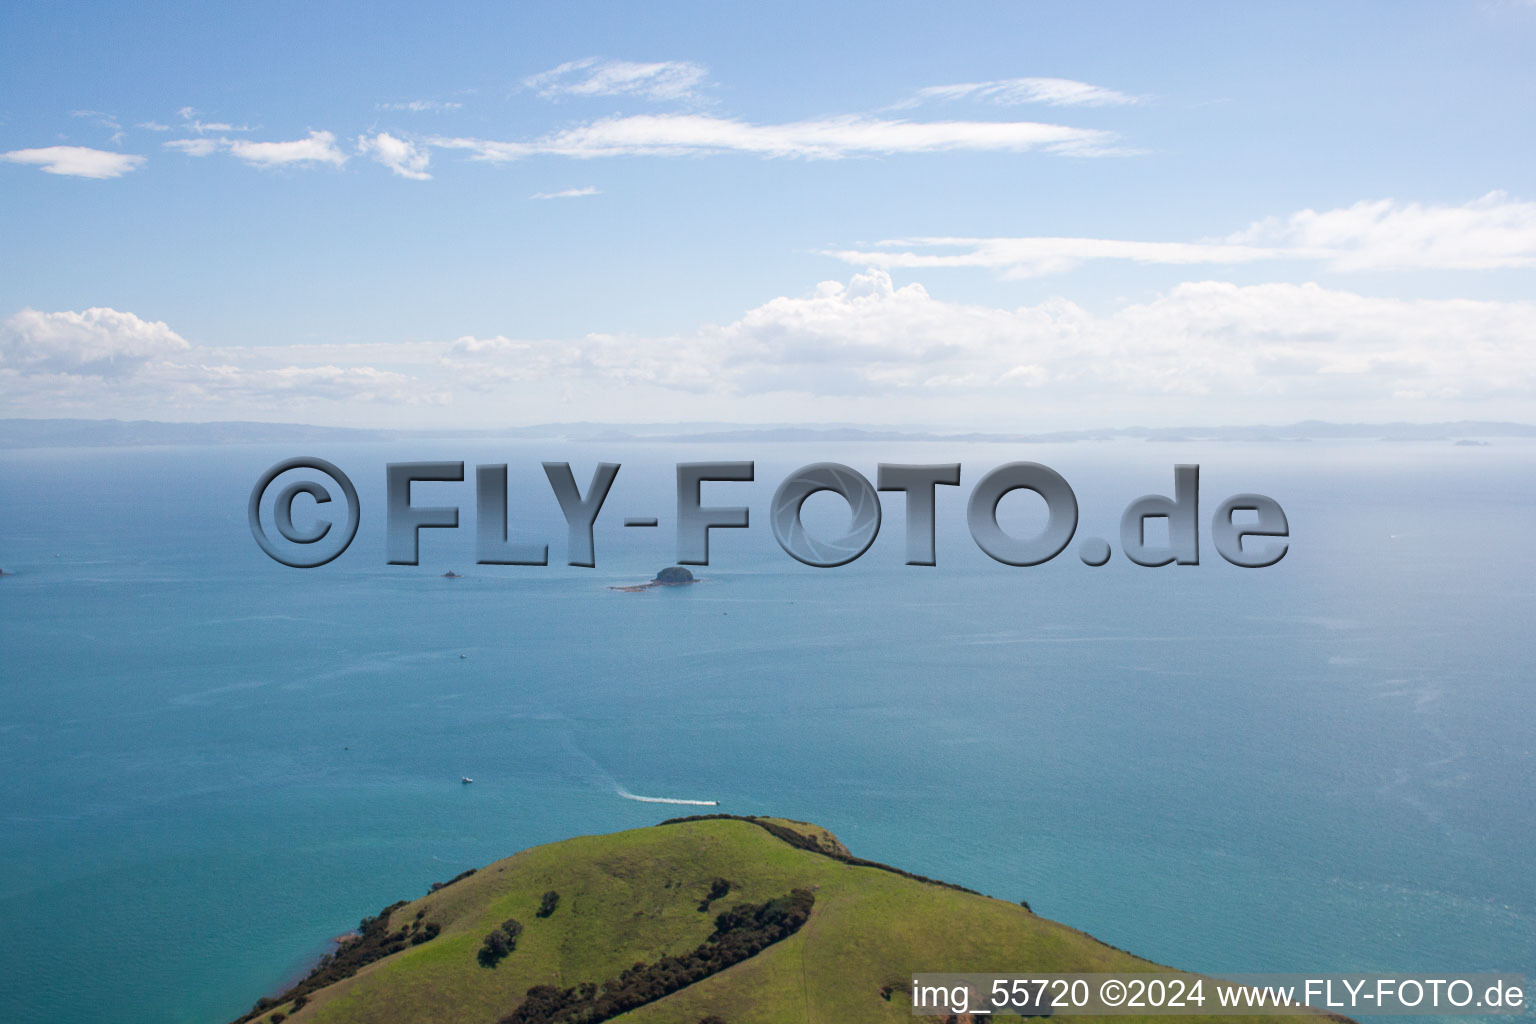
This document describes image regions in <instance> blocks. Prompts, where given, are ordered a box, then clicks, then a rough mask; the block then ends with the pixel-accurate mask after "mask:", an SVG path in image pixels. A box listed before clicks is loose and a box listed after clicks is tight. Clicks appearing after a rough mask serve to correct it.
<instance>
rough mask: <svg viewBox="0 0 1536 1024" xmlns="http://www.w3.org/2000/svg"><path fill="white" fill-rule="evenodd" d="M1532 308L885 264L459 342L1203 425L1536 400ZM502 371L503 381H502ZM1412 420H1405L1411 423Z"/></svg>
mask: <svg viewBox="0 0 1536 1024" xmlns="http://www.w3.org/2000/svg"><path fill="white" fill-rule="evenodd" d="M1533 331H1536V304H1533V303H1528V302H1516V303H1500V302H1473V301H1463V300H1434V301H1431V300H1401V299H1380V298H1373V297H1369V296H1363V295H1357V294H1354V293H1351V292H1343V291H1334V290H1329V289H1324V288H1321V287H1319V286H1317V285H1314V284H1301V285H1294V284H1270V285H1254V286H1246V287H1245V286H1239V285H1234V284H1229V283H1225V282H1217V281H1205V282H1190V283H1187V284H1183V285H1179V286H1178V287H1176V288H1174V289H1172V290H1171V291H1169V292H1167V293H1166V294H1164V295H1162V296H1160V297H1158V298H1156V299H1154V300H1152V301H1150V302H1146V303H1140V304H1135V305H1128V306H1125V307H1123V308H1121V309H1118V310H1115V311H1112V312H1109V313H1093V312H1090V311H1089V310H1086V309H1084V308H1083V307H1081V306H1078V305H1077V304H1075V303H1073V302H1070V301H1067V300H1065V299H1052V300H1048V301H1046V302H1042V303H1040V304H1038V305H1034V306H1021V307H1018V308H1016V309H1000V308H995V307H988V306H975V305H966V304H960V303H952V302H947V301H944V300H941V299H937V298H935V297H933V296H932V295H930V294H929V293H928V291H927V290H926V289H924V288H923V286H922V285H920V284H908V285H905V286H903V287H896V286H895V285H894V284H893V282H892V281H891V279H890V277H889V276H888V275H887V274H886V273H885V272H883V271H880V270H872V271H869V272H868V273H864V274H858V275H855V276H854V277H853V278H852V280H851V281H850V282H848V283H847V284H842V283H840V282H831V281H829V282H824V283H822V284H821V285H820V286H818V287H817V288H816V289H815V290H814V291H813V292H812V293H810V294H809V295H805V296H801V297H795V298H791V297H781V298H777V299H773V300H771V301H769V302H767V303H764V304H763V305H761V306H758V307H757V308H755V309H752V310H750V311H748V312H747V313H746V314H745V315H744V316H742V317H741V318H740V319H738V320H736V321H735V322H733V323H730V324H727V325H724V326H706V327H702V328H700V329H699V330H698V331H696V332H693V333H690V334H686V335H679V336H672V337H665V338H637V337H624V336H611V335H589V336H587V337H585V338H582V339H580V340H579V341H576V342H569V343H557V342H533V341H529V342H519V341H515V340H509V339H507V338H504V337H498V338H493V339H485V340H477V339H474V338H461V339H459V340H458V341H457V342H454V343H453V345H452V346H451V348H450V351H449V353H448V355H447V356H445V361H446V362H447V363H448V364H449V365H451V366H453V367H454V368H455V369H456V370H458V371H459V373H460V375H461V376H462V377H464V378H466V379H475V380H478V381H481V382H486V381H493V382H495V381H512V380H525V379H542V380H548V379H549V378H557V379H558V378H569V377H586V378H594V379H597V380H606V381H612V382H616V383H620V384H624V385H627V386H632V387H651V388H661V389H665V390H673V391H683V392H689V393H695V394H700V395H705V394H717V395H722V396H738V397H743V396H744V397H751V396H770V395H785V394H789V395H806V396H813V397H815V396H819V397H829V396H845V397H850V398H860V399H872V398H874V399H891V398H902V397H915V398H921V399H923V400H925V401H935V402H940V403H947V407H948V408H949V409H950V411H951V413H953V412H954V411H956V410H964V411H966V412H967V414H968V413H969V412H970V410H971V409H972V408H973V403H974V402H977V401H980V402H982V403H987V402H991V403H993V404H994V405H996V406H999V407H1006V406H1007V404H1008V403H1017V402H1020V401H1029V402H1036V401H1039V402H1042V403H1044V402H1055V403H1058V404H1059V403H1063V402H1068V403H1070V402H1078V403H1082V404H1083V405H1084V407H1085V408H1087V407H1094V406H1097V407H1100V408H1105V409H1116V410H1119V409H1120V408H1122V406H1123V403H1125V402H1128V401H1135V400H1140V399H1160V398H1163V397H1166V396H1170V395H1172V396H1185V397H1190V398H1193V399H1194V400H1195V401H1196V404H1195V405H1191V406H1189V407H1188V408H1187V409H1185V411H1184V413H1182V414H1181V415H1185V416H1186V418H1193V419H1195V420H1198V419H1200V418H1201V416H1200V413H1199V409H1200V408H1201V406H1202V405H1205V406H1222V407H1225V408H1226V410H1227V411H1225V412H1217V413H1213V414H1211V416H1208V417H1207V418H1214V419H1220V418H1221V417H1227V418H1229V419H1230V418H1231V417H1232V416H1233V415H1234V412H1233V410H1241V412H1238V413H1237V419H1245V418H1248V415H1247V414H1248V413H1249V412H1251V411H1252V408H1253V403H1256V402H1257V403H1263V402H1268V403H1271V404H1272V405H1273V406H1274V407H1275V408H1276V409H1277V410H1280V411H1278V412H1277V413H1276V414H1277V415H1279V416H1281V417H1284V416H1286V415H1287V413H1286V412H1285V411H1284V410H1285V409H1287V408H1289V409H1291V410H1292V411H1293V412H1294V410H1295V408H1296V405H1295V404H1294V403H1296V402H1304V401H1307V400H1316V401H1326V402H1344V403H1348V402H1357V403H1386V404H1391V403H1392V402H1394V401H1400V400H1403V399H1405V398H1406V397H1408V396H1428V397H1433V398H1434V399H1436V400H1441V401H1448V402H1466V403H1468V404H1469V405H1475V404H1476V403H1478V402H1481V401H1484V400H1487V399H1490V398H1503V399H1505V400H1507V401H1511V402H1514V403H1528V402H1530V401H1531V400H1532V398H1536V351H1533V350H1532V349H1531V348H1530V346H1529V344H1528V342H1527V339H1528V338H1529V337H1530V336H1531V335H1532V332H1533ZM498 374H499V375H501V376H500V377H498ZM1405 415H1407V413H1405Z"/></svg>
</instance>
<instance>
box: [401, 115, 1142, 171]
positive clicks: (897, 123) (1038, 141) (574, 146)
mask: <svg viewBox="0 0 1536 1024" xmlns="http://www.w3.org/2000/svg"><path fill="white" fill-rule="evenodd" d="M1114 139H1115V136H1114V135H1113V134H1112V133H1110V132H1104V131H1098V130H1094V129H1088V128H1072V127H1068V126H1066V125H1056V124H1042V123H1038V122H1034V121H926V122H924V121H903V120H891V119H882V118H872V117H862V116H846V117H827V118H818V119H815V120H809V121H792V122H789V123H786V124H751V123H749V122H746V121H740V120H736V119H734V118H723V117H711V116H707V115H703V114H659V115H636V116H632V117H610V118H603V119H601V120H597V121H591V122H588V123H586V124H581V125H577V126H575V127H571V128H566V129H564V130H562V131H559V132H555V133H554V134H551V135H546V136H544V137H543V138H540V139H535V140H531V141H528V142H494V141H488V140H484V139H464V138H436V139H433V140H431V141H432V144H433V145H434V146H438V147H441V148H445V149H466V150H469V151H471V152H472V153H473V154H474V157H475V159H479V160H489V161H492V162H498V163H499V162H506V161H511V160H520V159H523V158H525V157H531V156H546V155H547V156H566V157H578V158H587V157H603V156H689V155H704V154H715V153H749V154H752V155H755V156H764V157H803V158H806V159H819V160H834V159H839V158H842V157H850V156H871V155H883V154H894V153H934V152H942V151H948V150H973V151H994V152H999V151H1003V152H1021V151H1024V150H1031V149H1041V150H1044V151H1046V152H1049V153H1056V154H1062V155H1071V156H1101V155H1108V154H1111V153H1117V152H1123V151H1120V150H1116V149H1115V146H1114Z"/></svg>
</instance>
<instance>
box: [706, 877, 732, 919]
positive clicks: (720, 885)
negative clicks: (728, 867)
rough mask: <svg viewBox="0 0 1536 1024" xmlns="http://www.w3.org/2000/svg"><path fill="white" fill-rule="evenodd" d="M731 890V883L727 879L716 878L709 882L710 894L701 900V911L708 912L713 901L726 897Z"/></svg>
mask: <svg viewBox="0 0 1536 1024" xmlns="http://www.w3.org/2000/svg"><path fill="white" fill-rule="evenodd" d="M730 891H731V883H730V882H729V881H728V880H727V879H724V878H717V879H715V880H714V881H713V882H711V883H710V884H709V895H707V896H705V897H704V898H703V899H702V900H700V901H699V913H701V914H703V913H706V912H707V911H708V910H709V905H710V904H711V903H713V902H715V900H718V899H724V898H725V896H726V895H727V894H729V893H730Z"/></svg>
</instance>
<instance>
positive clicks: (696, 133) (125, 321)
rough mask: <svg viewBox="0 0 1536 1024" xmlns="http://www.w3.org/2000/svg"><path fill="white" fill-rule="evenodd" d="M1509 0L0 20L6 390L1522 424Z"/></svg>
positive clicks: (388, 402) (462, 8)
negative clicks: (1483, 420)
mask: <svg viewBox="0 0 1536 1024" xmlns="http://www.w3.org/2000/svg"><path fill="white" fill-rule="evenodd" d="M1533 52H1536V3H1532V2H1528V0H1482V2H1472V0H1441V2H1401V3H1366V2H1361V3H1352V4H1347V5H1345V4H1306V3H1285V4H1231V3H1220V4H1217V3H1212V4H1197V3H1186V4H1168V5H1150V4H1140V3H1129V4H1100V3H1071V4H1067V3H1063V4H1046V3H988V4H968V3H949V4H943V5H936V4H928V3H892V2H881V3H877V4H876V3H869V4H855V3H850V4H839V5H835V6H834V5H826V4H800V5H797V4H779V5H772V6H769V5H722V4H719V3H697V4H693V3H667V4H651V5H639V4H632V3H630V4H621V3H613V4H596V3H559V4H554V3H550V4H534V3H526V4H509V3H483V4H440V5H421V6H419V7H417V6H409V5H402V4H390V3H369V4H297V3H293V4H289V3H263V4H259V5H257V4H248V5H202V4H198V5H193V4H174V3H160V4H146V5H132V6H128V5H119V6H117V7H106V6H105V5H97V4H89V5H88V4H71V3H60V4H46V5H44V4H32V5H23V4H11V5H7V6H5V7H4V8H3V10H0V416H21V417H92V418H94V417H112V418H124V419H159V420H177V421H206V420H231V419H252V420H263V421H282V422H306V423H316V424H327V425H356V426H410V427H420V428H456V427H461V428H477V429H478V428H494V427H498V426H519V425H527V424H534V423H547V422H561V421H600V422H629V423H634V422H678V421H688V420H698V421H729V422H739V423H775V424H783V423H865V424H880V425H911V426H914V427H922V428H927V429H931V428H939V429H953V430H1000V429H1029V430H1043V429H1071V428H1081V427H1092V426H1129V425H1217V424H1251V423H1285V422H1292V421H1296V420H1301V419H1308V418H1320V419H1331V420H1338V421H1352V422H1353V421H1375V422H1386V421H1410V422H1430V421H1438V420H1448V419H1463V418H1473V419H1508V420H1515V421H1520V422H1533V421H1536V287H1533V285H1536V180H1533V178H1536V61H1533V60H1532V58H1531V54H1532V53H1533Z"/></svg>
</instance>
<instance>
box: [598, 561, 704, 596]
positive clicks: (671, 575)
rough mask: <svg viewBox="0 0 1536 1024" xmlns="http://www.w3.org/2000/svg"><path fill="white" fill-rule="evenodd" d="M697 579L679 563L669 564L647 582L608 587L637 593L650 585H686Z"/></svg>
mask: <svg viewBox="0 0 1536 1024" xmlns="http://www.w3.org/2000/svg"><path fill="white" fill-rule="evenodd" d="M697 582H699V579H698V577H697V576H695V575H694V574H693V573H692V572H689V571H688V570H687V569H684V568H683V567H682V566H680V565H669V566H667V567H666V568H665V569H663V570H661V571H660V572H658V573H657V574H656V578H655V579H653V580H651V581H650V582H649V583H637V584H635V585H634V586H631V587H609V588H608V589H609V590H622V591H623V592H624V593H626V594H638V593H639V592H640V591H642V590H650V589H651V588H652V587H686V586H687V585H688V584H690V583H697Z"/></svg>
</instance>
